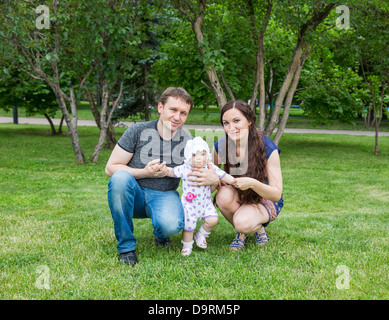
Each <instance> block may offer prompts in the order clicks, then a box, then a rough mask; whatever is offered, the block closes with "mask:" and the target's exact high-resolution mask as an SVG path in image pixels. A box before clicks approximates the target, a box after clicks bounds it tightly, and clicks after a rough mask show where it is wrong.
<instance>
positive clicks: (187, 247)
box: [181, 230, 194, 256]
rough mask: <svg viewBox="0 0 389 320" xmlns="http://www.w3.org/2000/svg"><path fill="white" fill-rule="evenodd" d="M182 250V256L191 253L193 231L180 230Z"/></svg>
mask: <svg viewBox="0 0 389 320" xmlns="http://www.w3.org/2000/svg"><path fill="white" fill-rule="evenodd" d="M181 242H182V244H183V247H182V250H181V254H182V255H183V256H189V255H190V254H191V253H192V249H193V242H194V241H193V231H185V230H184V231H182V241H181Z"/></svg>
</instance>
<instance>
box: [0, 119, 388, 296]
mask: <svg viewBox="0 0 389 320" xmlns="http://www.w3.org/2000/svg"><path fill="white" fill-rule="evenodd" d="M123 131H124V129H123V128H118V129H117V130H116V132H117V137H119V136H120V135H121V134H122V133H123ZM79 134H80V137H81V143H82V147H83V149H84V151H85V153H86V156H87V158H89V157H90V155H91V154H92V151H93V149H94V146H95V144H96V143H97V140H98V130H97V129H96V128H90V127H88V128H87V127H80V128H79ZM0 142H1V144H0V191H1V192H0V225H1V227H0V247H1V251H0V283H1V289H0V299H153V300H158V299H195V300H197V299H205V300H207V299H222V300H224V299H232V300H234V299H241V300H244V299H249V300H257V299H309V300H311V299H312V300H313V299H384V300H386V299H388V298H389V286H388V283H389V279H388V274H389V267H388V261H389V259H388V258H389V257H388V252H389V242H388V240H389V232H388V231H389V230H388V226H389V214H388V213H389V179H388V176H389V165H388V164H389V137H380V138H379V146H380V150H381V155H380V156H378V157H376V156H374V154H373V151H374V138H373V137H364V136H341V135H319V134H315V135H312V136H310V135H307V134H284V135H283V137H282V140H281V143H280V148H281V149H282V153H281V163H282V171H283V179H284V200H285V206H284V208H283V209H282V211H281V213H280V215H279V216H278V218H277V219H276V220H275V221H274V222H272V223H271V224H270V225H269V226H268V227H267V232H268V234H269V237H270V239H271V242H270V243H269V244H268V245H266V246H265V247H258V246H256V245H255V244H254V243H253V238H252V237H251V238H250V239H249V241H248V243H247V245H246V250H244V251H241V252H230V251H229V246H228V245H229V243H230V241H231V240H232V238H233V237H234V230H233V229H232V227H231V226H230V225H229V224H228V223H227V222H226V221H225V219H224V218H222V217H220V220H219V224H218V225H217V227H216V228H215V230H214V232H213V233H212V235H211V236H210V238H209V241H208V243H209V249H208V250H207V251H202V250H200V249H198V248H195V249H194V252H193V253H192V255H191V256H189V257H182V256H181V254H180V250H181V243H180V240H181V234H179V235H177V236H175V237H174V238H172V241H173V244H172V246H171V247H169V248H164V249H158V248H156V246H155V245H154V237H153V235H152V226H151V221H150V220H135V235H136V237H137V239H138V246H137V254H138V258H139V260H140V264H139V265H137V266H135V267H129V266H127V265H124V264H120V263H118V261H117V252H116V244H117V242H116V239H115V236H114V231H113V222H112V219H111V215H110V212H109V208H108V204H107V182H108V177H106V176H105V174H104V167H105V163H106V161H107V159H108V157H109V154H110V150H103V152H102V153H101V155H100V159H99V162H98V163H97V164H91V163H89V164H86V165H78V164H76V163H75V157H74V154H73V151H72V147H71V144H70V139H69V136H68V135H66V134H65V135H63V136H59V137H53V136H51V135H50V132H49V127H48V126H34V125H18V126H15V125H11V124H1V125H0ZM179 191H180V190H179Z"/></svg>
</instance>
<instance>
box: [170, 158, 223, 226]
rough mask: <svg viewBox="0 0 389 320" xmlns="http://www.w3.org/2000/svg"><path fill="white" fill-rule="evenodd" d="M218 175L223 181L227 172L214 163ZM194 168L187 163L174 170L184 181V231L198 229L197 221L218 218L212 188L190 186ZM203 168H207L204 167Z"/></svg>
mask: <svg viewBox="0 0 389 320" xmlns="http://www.w3.org/2000/svg"><path fill="white" fill-rule="evenodd" d="M212 166H213V168H214V169H215V171H216V174H217V175H218V176H219V178H220V179H222V178H223V177H224V176H225V175H226V172H225V171H223V170H221V169H220V168H218V167H217V166H215V165H214V164H213V163H212ZM191 168H193V166H192V165H191V164H189V163H187V162H184V164H182V165H180V166H178V167H174V168H173V175H174V176H175V177H176V178H181V179H182V195H181V202H182V206H183V207H184V212H185V221H184V231H193V230H195V229H196V223H197V220H199V219H200V220H204V219H205V218H208V217H217V216H218V215H217V211H216V209H215V206H214V205H213V203H212V198H211V187H210V186H198V187H197V186H195V187H192V186H190V185H191V184H192V183H193V182H192V181H188V180H187V178H188V173H189V172H192V170H191ZM203 168H207V166H204V167H203Z"/></svg>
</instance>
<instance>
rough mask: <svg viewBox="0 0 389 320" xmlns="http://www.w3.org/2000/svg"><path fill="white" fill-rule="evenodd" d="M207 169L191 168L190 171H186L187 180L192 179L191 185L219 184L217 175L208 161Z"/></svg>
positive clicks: (213, 185) (212, 185) (214, 185)
mask: <svg viewBox="0 0 389 320" xmlns="http://www.w3.org/2000/svg"><path fill="white" fill-rule="evenodd" d="M207 166H208V169H204V168H192V172H189V173H188V181H192V182H193V183H192V184H191V186H194V187H199V186H211V187H213V189H214V188H216V186H217V185H218V184H219V181H220V179H219V176H218V175H217V174H216V171H215V169H214V168H213V167H212V163H211V162H210V161H208V162H207Z"/></svg>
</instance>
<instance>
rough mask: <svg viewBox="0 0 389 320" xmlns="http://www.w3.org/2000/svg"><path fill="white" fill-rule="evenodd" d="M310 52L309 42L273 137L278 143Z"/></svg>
mask: <svg viewBox="0 0 389 320" xmlns="http://www.w3.org/2000/svg"><path fill="white" fill-rule="evenodd" d="M309 53H310V50H309V44H307V45H305V50H304V53H303V54H302V56H301V60H300V63H299V64H298V65H297V68H296V72H295V74H294V78H293V82H292V85H291V87H290V89H289V91H288V95H287V97H286V100H285V104H284V112H283V114H282V118H281V121H280V124H279V126H278V129H277V132H276V135H275V136H274V139H273V142H274V143H275V144H276V145H278V143H279V142H280V140H281V137H282V134H283V133H284V130H285V127H286V123H287V121H288V118H289V111H290V106H291V105H292V101H293V97H294V94H295V92H296V89H297V85H298V83H299V81H300V75H301V70H302V69H303V66H304V63H305V60H306V59H307V57H308V55H309Z"/></svg>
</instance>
